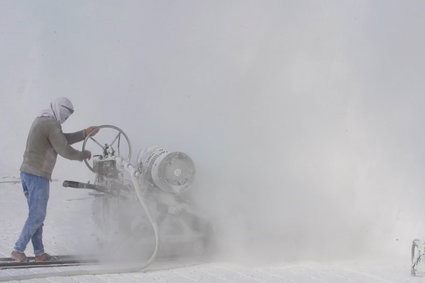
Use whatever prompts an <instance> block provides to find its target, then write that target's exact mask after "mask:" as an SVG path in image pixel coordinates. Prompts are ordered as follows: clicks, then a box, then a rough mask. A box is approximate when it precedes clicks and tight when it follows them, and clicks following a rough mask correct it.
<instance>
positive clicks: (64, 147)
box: [48, 123, 84, 161]
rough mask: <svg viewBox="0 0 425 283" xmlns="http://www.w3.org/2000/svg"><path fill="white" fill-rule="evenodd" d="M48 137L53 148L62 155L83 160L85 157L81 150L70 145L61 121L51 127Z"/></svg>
mask: <svg viewBox="0 0 425 283" xmlns="http://www.w3.org/2000/svg"><path fill="white" fill-rule="evenodd" d="M48 137H49V142H50V144H51V145H52V146H53V149H54V150H55V151H56V152H57V153H58V154H59V155H60V156H62V157H64V158H67V159H71V160H80V161H82V160H83V159H84V158H83V153H82V152H81V151H78V150H76V149H74V148H73V147H71V146H70V145H69V143H68V140H67V138H66V136H65V135H64V133H63V132H62V127H61V126H60V124H59V123H58V124H57V125H55V126H54V127H52V128H51V129H50V131H49V135H48Z"/></svg>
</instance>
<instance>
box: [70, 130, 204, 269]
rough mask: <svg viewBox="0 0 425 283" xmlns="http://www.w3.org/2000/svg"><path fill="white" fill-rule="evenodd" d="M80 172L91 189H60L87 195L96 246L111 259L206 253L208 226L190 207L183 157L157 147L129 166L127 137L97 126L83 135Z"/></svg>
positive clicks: (188, 170)
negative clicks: (86, 155)
mask: <svg viewBox="0 0 425 283" xmlns="http://www.w3.org/2000/svg"><path fill="white" fill-rule="evenodd" d="M82 150H90V151H91V152H92V154H93V158H92V159H91V161H89V160H85V161H84V162H85V164H86V166H87V167H88V168H89V169H90V170H91V171H92V172H93V173H94V174H95V177H94V182H93V183H90V182H89V183H81V182H75V181H64V183H63V186H64V187H72V188H79V189H88V190H91V193H90V194H91V195H92V196H93V217H94V222H95V223H96V225H97V226H98V231H99V233H98V236H97V238H98V242H99V244H100V246H101V247H103V250H105V251H109V252H110V253H112V254H113V255H114V256H116V257H120V256H122V257H126V258H127V257H129V256H130V257H131V258H135V259H139V258H140V259H141V258H146V256H148V255H151V256H150V258H149V261H150V262H152V261H153V260H154V259H155V258H156V257H157V256H160V257H180V256H184V257H187V256H193V255H196V256H199V255H205V254H206V253H207V252H210V248H211V233H212V229H211V225H210V222H209V221H207V218H206V217H205V216H203V215H202V213H201V212H200V210H199V209H197V208H196V207H195V206H194V204H193V203H192V202H191V196H190V188H191V186H192V184H193V181H194V178H195V165H194V163H193V161H192V159H191V158H190V157H189V156H188V155H187V154H185V153H183V152H172V151H168V150H167V149H165V148H162V147H159V146H152V147H149V148H146V149H144V150H140V151H139V154H138V156H137V159H136V160H137V161H136V162H135V164H133V163H132V162H131V158H132V148H131V144H130V140H129V138H128V136H127V135H126V134H125V133H124V132H123V131H122V130H121V129H120V128H118V127H116V126H112V125H103V126H100V127H99V132H98V133H97V135H96V136H95V137H94V136H92V135H88V136H87V137H86V138H85V140H84V142H83V145H82Z"/></svg>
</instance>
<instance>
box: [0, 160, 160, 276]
mask: <svg viewBox="0 0 425 283" xmlns="http://www.w3.org/2000/svg"><path fill="white" fill-rule="evenodd" d="M115 159H116V161H117V165H119V166H122V167H123V168H124V169H125V170H127V172H128V173H130V176H131V181H132V182H133V186H134V190H135V191H136V195H137V199H138V200H139V202H140V205H141V206H142V207H143V210H144V211H145V213H146V216H147V217H148V220H149V222H150V223H151V225H152V229H153V232H154V236H155V249H154V251H153V253H152V255H151V256H150V258H149V259H148V261H147V262H146V263H144V264H143V265H136V266H131V267H124V268H114V269H101V270H74V271H60V272H50V273H39V274H28V275H12V276H6V277H0V282H5V281H12V280H30V279H39V278H48V277H69V276H81V275H101V274H119V273H131V272H140V271H143V270H145V269H146V268H147V267H148V266H149V265H151V264H152V262H153V261H154V260H155V258H156V255H157V253H158V250H159V233H158V227H157V225H156V223H155V221H154V220H153V218H152V215H151V214H150V212H149V209H148V207H147V205H146V203H145V199H144V198H143V195H142V190H141V188H140V184H139V180H138V176H139V175H140V172H139V171H138V170H137V169H136V168H135V167H134V166H133V165H131V164H130V163H129V162H128V161H126V160H124V159H122V158H121V157H116V158H115Z"/></svg>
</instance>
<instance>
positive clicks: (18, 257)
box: [10, 251, 28, 262]
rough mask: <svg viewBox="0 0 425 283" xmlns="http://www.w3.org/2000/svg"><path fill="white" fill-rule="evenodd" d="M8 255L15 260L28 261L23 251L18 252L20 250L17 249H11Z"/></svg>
mask: <svg viewBox="0 0 425 283" xmlns="http://www.w3.org/2000/svg"><path fill="white" fill-rule="evenodd" d="M10 257H11V258H13V259H14V260H15V261H17V262H27V261H28V258H27V256H26V255H25V253H20V252H17V251H13V252H12V253H11V254H10Z"/></svg>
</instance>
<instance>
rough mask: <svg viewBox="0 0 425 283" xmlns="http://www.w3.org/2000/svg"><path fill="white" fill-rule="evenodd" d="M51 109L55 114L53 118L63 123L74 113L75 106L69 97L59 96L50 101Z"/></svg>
mask: <svg viewBox="0 0 425 283" xmlns="http://www.w3.org/2000/svg"><path fill="white" fill-rule="evenodd" d="M50 110H51V111H52V114H53V116H54V117H53V118H55V119H56V120H58V121H59V122H60V123H61V124H62V123H63V122H65V121H66V119H68V117H69V116H71V114H72V113H74V106H73V105H72V103H71V101H70V100H69V99H68V98H66V97H58V98H56V99H54V100H53V101H52V102H51V103H50Z"/></svg>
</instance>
